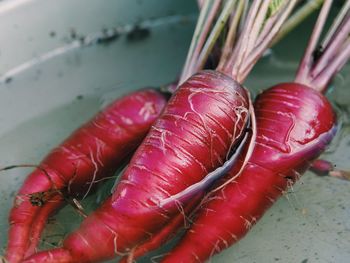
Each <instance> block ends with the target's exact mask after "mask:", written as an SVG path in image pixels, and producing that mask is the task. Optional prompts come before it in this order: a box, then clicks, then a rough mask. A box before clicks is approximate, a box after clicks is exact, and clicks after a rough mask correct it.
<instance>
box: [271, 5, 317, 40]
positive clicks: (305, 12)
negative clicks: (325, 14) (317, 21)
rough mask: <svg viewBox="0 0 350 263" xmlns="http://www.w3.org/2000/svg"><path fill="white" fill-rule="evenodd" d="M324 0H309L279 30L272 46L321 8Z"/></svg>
mask: <svg viewBox="0 0 350 263" xmlns="http://www.w3.org/2000/svg"><path fill="white" fill-rule="evenodd" d="M323 2H324V0H312V1H308V2H307V3H306V4H305V5H303V6H302V7H301V8H300V9H299V10H297V11H296V12H295V14H293V15H292V16H291V17H290V18H289V19H288V20H287V21H286V22H285V23H284V25H283V26H282V28H281V30H280V31H279V32H278V34H277V36H276V37H275V38H274V39H273V40H272V42H271V46H273V45H275V44H276V43H278V42H279V41H280V40H281V39H283V38H284V37H285V36H286V35H287V34H288V33H289V32H290V31H292V30H293V29H294V28H295V27H297V26H298V25H299V24H300V23H301V22H303V21H304V20H305V19H306V18H307V17H308V16H309V15H310V14H312V13H313V12H314V11H315V10H317V9H318V8H320V6H321V5H322V3H323Z"/></svg>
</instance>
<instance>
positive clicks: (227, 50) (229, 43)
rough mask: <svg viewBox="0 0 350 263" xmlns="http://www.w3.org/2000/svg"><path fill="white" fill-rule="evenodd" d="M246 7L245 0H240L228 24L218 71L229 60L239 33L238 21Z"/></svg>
mask: <svg viewBox="0 0 350 263" xmlns="http://www.w3.org/2000/svg"><path fill="white" fill-rule="evenodd" d="M245 6H246V2H245V0H240V1H239V3H238V7H237V11H236V12H235V13H234V14H233V18H232V21H231V24H230V29H229V32H228V34H227V37H226V41H225V44H224V48H223V50H222V54H221V57H220V63H219V66H218V69H221V68H222V67H223V65H224V64H225V63H226V62H227V60H228V59H229V56H230V54H231V51H232V47H233V46H234V43H235V40H236V36H237V33H238V31H239V28H238V27H239V21H240V19H241V17H242V15H243V13H244V7H245Z"/></svg>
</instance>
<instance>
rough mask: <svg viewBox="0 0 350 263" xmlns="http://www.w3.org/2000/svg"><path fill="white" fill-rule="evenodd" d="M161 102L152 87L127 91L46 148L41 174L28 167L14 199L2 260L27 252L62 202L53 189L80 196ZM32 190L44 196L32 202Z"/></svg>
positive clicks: (135, 140)
mask: <svg viewBox="0 0 350 263" xmlns="http://www.w3.org/2000/svg"><path fill="white" fill-rule="evenodd" d="M165 104H166V98H165V97H164V96H163V95H162V94H161V93H159V92H157V91H155V90H152V89H145V90H141V91H136V92H133V93H130V94H129V95H127V96H125V97H122V98H120V99H117V100H116V101H115V102H113V103H112V104H111V105H109V106H108V107H107V108H106V109H104V110H103V111H102V112H100V113H99V114H98V115H97V116H96V117H94V118H93V119H92V120H91V121H89V122H87V123H86V124H85V125H83V126H82V127H81V128H79V129H78V130H76V131H75V132H74V133H73V134H72V135H71V136H70V137H69V138H68V139H66V140H65V141H64V142H63V143H62V144H61V145H60V146H59V147H57V148H55V149H54V150H53V151H51V152H50V153H49V154H48V155H47V156H46V158H45V159H44V160H43V161H42V162H41V164H40V167H41V168H42V169H45V171H46V172H47V174H45V173H44V172H43V170H41V169H36V170H34V171H33V172H32V173H31V174H29V175H28V177H27V178H26V180H25V182H24V183H23V185H22V187H21V188H20V190H19V192H18V194H17V196H16V198H15V202H14V206H13V208H12V209H11V211H10V216H9V223H10V229H9V235H8V236H9V238H8V247H7V251H6V259H7V260H8V261H9V262H11V263H15V262H20V261H21V260H22V257H23V256H24V254H25V255H26V256H29V255H31V254H32V253H33V252H34V250H35V248H36V246H37V243H38V241H39V239H40V234H41V232H42V230H43V228H44V226H45V223H46V220H47V218H48V217H49V216H50V215H51V214H52V213H53V212H55V211H57V209H58V208H59V207H60V206H62V205H63V204H64V200H63V199H64V198H63V197H62V195H61V194H59V193H58V191H57V190H59V191H61V192H65V193H66V194H68V196H69V197H75V198H81V197H83V196H84V195H85V194H86V192H87V191H88V190H89V185H90V182H92V181H95V180H99V179H101V178H102V177H107V176H111V175H113V173H114V172H115V171H116V170H117V169H118V168H119V167H120V165H121V164H122V162H124V161H125V158H126V157H127V156H129V155H130V154H131V152H132V151H134V150H135V149H136V147H137V146H138V145H139V143H140V142H141V141H142V139H143V138H144V137H145V136H146V134H147V132H148V130H149V128H150V127H151V124H152V123H153V122H154V121H155V119H156V118H157V117H158V116H159V114H160V112H161V111H162V109H163V108H164V106H165ZM68 186H69V187H68ZM38 192H43V193H44V195H45V194H46V195H47V197H45V199H43V200H42V201H43V202H42V204H41V206H38V205H35V204H33V202H32V201H31V198H30V197H31V196H32V197H33V196H34V195H36V194H37V193H38ZM33 194H34V195H33Z"/></svg>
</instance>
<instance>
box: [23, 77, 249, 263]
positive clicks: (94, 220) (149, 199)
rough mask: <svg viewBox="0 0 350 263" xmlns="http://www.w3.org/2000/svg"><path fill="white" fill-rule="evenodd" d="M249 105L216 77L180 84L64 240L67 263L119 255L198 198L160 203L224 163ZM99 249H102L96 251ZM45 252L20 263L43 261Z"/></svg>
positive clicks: (238, 90) (244, 96)
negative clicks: (114, 180) (114, 179)
mask: <svg viewBox="0 0 350 263" xmlns="http://www.w3.org/2000/svg"><path fill="white" fill-rule="evenodd" d="M248 104H249V102H248V95H247V93H246V91H245V90H244V89H243V88H242V87H241V86H240V85H239V84H238V83H237V82H235V81H234V80H232V79H231V78H230V77H228V76H226V75H224V74H222V73H219V72H215V71H202V72H200V73H198V74H196V75H194V76H193V77H191V78H190V79H189V80H188V81H186V82H185V83H184V84H183V85H181V86H180V87H179V89H178V90H177V91H176V92H175V94H174V95H173V97H172V98H171V99H170V101H169V103H168V105H167V107H166V108H165V110H164V112H163V113H162V115H161V117H160V118H159V119H158V120H157V121H156V123H155V124H154V125H153V126H152V128H151V131H150V133H149V134H148V135H147V137H146V138H145V140H144V141H143V143H142V144H141V146H140V147H139V148H138V150H137V151H136V153H135V155H134V156H133V158H132V160H131V162H130V164H129V166H128V168H127V169H126V171H125V173H124V174H123V176H122V179H121V181H120V182H119V184H118V186H117V188H116V190H115V192H114V193H113V195H112V197H110V198H108V199H107V201H105V202H104V204H103V205H102V207H100V208H99V209H98V210H97V211H95V212H94V213H92V214H91V215H90V216H89V217H88V218H87V219H86V220H84V222H83V223H82V225H81V227H80V228H79V229H78V230H76V231H75V232H73V233H72V234H70V235H69V236H68V237H67V238H66V239H65V240H64V242H63V249H64V251H65V253H64V254H63V255H64V257H65V255H67V253H69V254H70V255H71V262H77V261H79V262H98V261H103V260H107V259H110V258H113V257H115V256H116V255H126V254H128V253H130V252H131V251H132V250H133V249H134V248H135V247H137V246H140V245H142V244H143V243H145V242H148V241H149V240H150V239H151V238H152V237H153V236H154V235H156V234H157V232H159V229H160V228H162V227H166V226H167V225H168V224H169V223H171V220H172V219H173V218H174V217H175V216H177V215H179V214H186V211H189V210H191V209H192V208H193V207H192V204H191V203H192V201H193V200H196V203H198V202H199V200H200V199H199V198H198V196H197V197H195V198H194V199H192V200H184V201H183V202H182V203H178V202H176V200H175V201H174V204H173V205H167V206H164V207H162V205H161V203H162V200H165V199H167V198H171V197H172V196H174V195H176V194H178V193H179V192H182V191H184V190H185V189H186V188H188V187H189V186H191V185H193V184H194V183H196V182H199V181H201V180H202V179H203V178H204V177H205V176H206V175H207V174H208V172H210V171H213V170H215V168H216V167H218V166H220V165H222V164H223V162H224V161H225V158H226V155H227V152H228V151H229V149H230V146H231V145H232V142H234V141H236V140H237V139H238V138H240V137H241V134H242V133H243V132H244V128H245V125H246V122H247V119H248ZM200 194H201V193H200ZM99 243H101V244H104V245H103V246H95V244H99ZM60 251H62V250H60ZM50 253H51V252H50V251H47V252H43V253H40V254H37V255H34V256H32V257H29V258H28V259H27V261H28V262H30V261H31V260H32V261H33V260H34V261H36V260H39V259H40V260H41V259H45V258H46V259H49V257H50ZM45 255H46V257H45ZM57 260H59V257H58V258H57Z"/></svg>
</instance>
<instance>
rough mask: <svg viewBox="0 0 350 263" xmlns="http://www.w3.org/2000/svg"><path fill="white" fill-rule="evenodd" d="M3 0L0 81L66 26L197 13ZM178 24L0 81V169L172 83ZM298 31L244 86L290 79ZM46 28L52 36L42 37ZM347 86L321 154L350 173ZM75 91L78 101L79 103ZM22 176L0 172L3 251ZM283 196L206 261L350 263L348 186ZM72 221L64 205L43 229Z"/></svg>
mask: <svg viewBox="0 0 350 263" xmlns="http://www.w3.org/2000/svg"><path fill="white" fill-rule="evenodd" d="M10 1H12V2H16V1H18V0H5V1H0V32H1V34H0V75H2V74H5V73H6V72H8V71H9V70H11V69H13V68H14V67H16V66H18V65H20V64H22V63H24V62H25V61H28V60H30V59H32V58H33V57H34V56H37V55H42V54H44V53H46V52H48V51H50V50H53V49H55V48H57V47H60V46H63V45H64V44H65V43H66V42H67V41H68V40H69V35H70V30H71V28H75V29H76V31H77V32H78V33H81V34H84V35H86V34H89V33H93V32H97V31H100V30H101V29H102V28H104V27H107V28H109V27H114V26H118V25H121V24H128V23H135V22H140V21H142V20H144V19H146V18H151V17H159V16H168V15H173V14H176V13H177V14H193V13H195V12H196V8H195V5H194V3H193V2H194V1H188V0H181V1H179V0H178V1H171V0H147V1H146V0H143V1H142V0H114V1H112V0H109V1H107V0H74V1H73V0H60V1H57V0H32V1H27V3H26V4H24V5H22V6H19V7H17V8H16V9H12V10H10V11H7V12H1V8H2V6H1V5H3V4H4V3H5V4H6V2H7V3H8V2H10ZM151 6H152V7H155V9H151V8H150V7H151ZM128 15H130V16H128ZM186 21H187V22H186ZM186 21H184V22H181V23H165V24H164V25H162V26H158V27H155V28H153V29H152V32H151V35H150V37H149V38H146V39H144V40H141V41H139V42H134V43H132V44H128V42H127V41H126V40H125V37H124V36H121V37H120V38H119V39H118V40H116V41H114V42H111V43H109V44H108V45H93V46H90V47H84V48H80V49H76V50H74V51H71V52H67V53H65V54H63V55H60V56H58V57H56V58H54V59H51V60H48V61H47V62H44V63H41V64H38V65H36V66H34V67H32V68H30V69H29V70H25V71H23V72H22V73H20V74H18V75H16V76H14V77H13V79H12V81H11V82H9V83H1V84H0V166H5V165H10V164H18V163H38V162H39V161H40V159H41V158H42V157H43V156H44V155H45V154H46V153H47V152H48V150H49V149H51V148H52V147H53V146H55V145H57V144H58V143H59V142H60V141H61V140H62V139H64V138H65V137H66V136H67V135H68V134H70V133H71V131H73V130H74V129H75V128H76V127H78V126H79V125H80V124H81V123H83V122H84V121H86V120H87V119H89V118H90V117H91V116H92V115H93V114H94V113H96V112H97V111H98V110H99V109H100V108H101V107H102V105H104V104H106V103H107V102H108V101H110V100H111V99H113V98H115V97H118V96H120V95H121V94H123V93H125V92H127V90H131V89H137V88H140V87H144V86H149V85H152V86H155V85H160V84H164V83H167V82H169V81H171V80H173V79H174V78H175V77H176V76H177V74H178V73H179V71H180V69H181V66H182V63H183V61H184V57H185V53H186V49H187V47H188V45H189V40H190V37H191V34H192V30H193V25H194V24H193V18H192V20H191V19H189V20H188V19H187V20H186ZM306 29H307V27H304V29H303V30H301V31H298V32H297V33H295V34H294V35H292V36H291V37H289V38H288V39H287V40H286V41H284V42H283V43H282V44H281V46H279V47H278V49H277V50H276V52H275V53H274V54H273V55H272V56H269V57H267V58H264V59H263V60H262V62H261V63H260V64H259V65H258V66H257V68H256V70H255V71H254V73H253V75H252V76H251V78H250V79H249V80H248V82H247V86H248V87H249V88H252V87H253V88H255V89H257V90H258V89H262V88H265V87H268V86H269V85H272V84H276V83H278V82H280V81H288V80H292V78H293V74H294V73H293V72H294V70H295V69H296V67H297V62H296V61H297V60H298V59H299V56H300V54H301V53H302V48H301V46H302V44H303V43H305V30H306ZM52 31H55V33H56V36H55V37H50V35H49V33H50V32H52ZM345 72H349V67H348V68H347V70H346V71H345ZM0 77H1V76H0ZM348 83H350V79H349V77H348V73H344V74H343V75H342V77H338V78H337V80H336V88H335V90H334V91H333V93H332V94H331V95H330V96H331V97H332V100H333V101H336V102H337V103H338V104H340V105H341V108H342V111H341V118H340V119H341V120H342V122H343V126H344V127H343V129H342V130H341V133H339V134H338V137H337V138H336V140H335V141H334V143H333V144H332V146H331V148H330V150H329V151H328V153H327V154H326V155H325V157H326V158H327V159H329V160H332V161H333V162H335V164H336V165H337V166H338V167H340V168H343V169H350V153H349V148H350V146H349V144H350V126H349V112H350V106H349V101H350V90H349V87H348ZM78 95H83V98H82V99H77V96H78ZM28 171H29V170H26V169H18V170H12V171H7V172H3V173H1V174H0V182H1V183H0V207H1V210H0V211H1V212H0V231H1V232H0V233H1V235H0V247H1V248H2V247H4V246H5V243H6V240H5V239H6V229H7V219H6V218H7V213H8V210H9V208H10V205H11V203H12V197H11V196H13V193H14V191H16V189H18V187H19V185H20V183H21V181H22V180H23V178H24V177H25V175H26V173H27V172H28ZM105 188H108V187H105ZM286 197H287V198H281V199H280V200H279V201H278V202H277V203H276V205H275V206H274V207H273V208H272V209H271V210H270V211H269V212H268V213H267V214H266V215H265V217H264V218H263V219H262V220H261V221H260V222H259V223H258V224H257V225H256V227H254V228H253V229H252V231H251V232H250V233H249V234H248V236H247V237H246V238H245V239H243V240H242V241H241V242H239V243H238V244H237V245H236V246H234V247H232V248H230V249H228V250H226V251H224V252H223V253H222V254H220V255H218V256H216V257H214V258H213V259H212V262H221V263H229V262H243V263H248V262H249V263H251V262H259V263H265V262H266V263H269V262H287V263H289V262H291V263H294V262H297V263H299V262H303V263H306V262H308V263H310V262H321V263H326V262H327V263H328V262H337V263H338V262H340V263H345V262H349V258H350V205H349V203H350V202H349V200H350V183H349V182H344V181H340V180H337V179H333V178H320V177H316V176H314V175H313V174H311V173H307V174H306V175H305V176H304V177H303V178H302V180H301V181H300V182H299V183H297V184H296V186H295V187H294V190H293V193H290V194H288V196H286ZM95 200H96V196H94V197H91V198H90V199H89V200H87V202H86V203H85V204H84V206H87V207H94V206H96V202H95ZM68 218H69V219H70V218H72V222H71V221H70V220H67V219H68ZM78 222H79V217H78V215H77V214H76V213H75V212H74V211H73V210H72V209H71V208H69V207H67V208H65V209H64V211H63V212H61V213H60V214H59V215H58V216H57V219H56V221H55V222H52V223H51V224H50V225H49V227H48V228H47V235H49V236H50V235H52V234H55V233H60V234H62V233H65V232H67V231H69V229H72V228H74V227H75V226H76V225H77V224H78ZM159 253H161V252H156V253H155V254H154V255H157V254H159ZM306 259H307V260H308V261H306ZM143 261H144V262H149V260H148V259H144V260H143Z"/></svg>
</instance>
